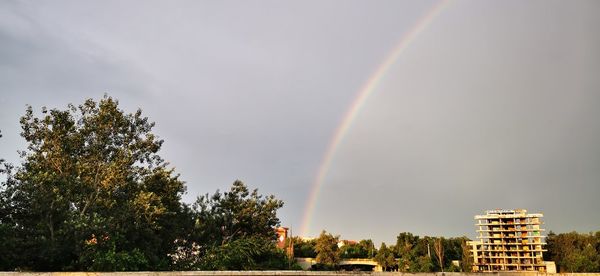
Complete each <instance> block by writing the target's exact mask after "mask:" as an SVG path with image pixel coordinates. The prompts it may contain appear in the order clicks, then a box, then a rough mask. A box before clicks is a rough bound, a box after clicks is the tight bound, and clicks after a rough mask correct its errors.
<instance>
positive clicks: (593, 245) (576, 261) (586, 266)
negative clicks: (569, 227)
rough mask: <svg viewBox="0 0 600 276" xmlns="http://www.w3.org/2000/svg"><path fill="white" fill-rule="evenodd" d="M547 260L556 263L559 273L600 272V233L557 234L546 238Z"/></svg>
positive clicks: (551, 233) (551, 234) (550, 234)
mask: <svg viewBox="0 0 600 276" xmlns="http://www.w3.org/2000/svg"><path fill="white" fill-rule="evenodd" d="M546 243H547V246H546V248H547V249H548V252H546V255H544V257H545V259H546V260H549V261H554V262H555V263H556V266H557V270H558V272H600V231H598V232H596V233H589V234H581V233H577V232H570V233H562V234H558V235H557V234H555V233H553V232H552V231H550V233H548V238H546Z"/></svg>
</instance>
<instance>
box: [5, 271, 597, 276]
mask: <svg viewBox="0 0 600 276" xmlns="http://www.w3.org/2000/svg"><path fill="white" fill-rule="evenodd" d="M228 275H232V276H240V275H254V276H279V275H281V276H295V275H298V276H329V275H331V276H344V275H349V276H359V275H372V276H377V275H380V276H600V273H556V274H550V273H536V272H489V273H462V272H445V273H442V272H438V273H403V272H346V271H286V270H279V271H169V272H153V271H145V272H0V276H228Z"/></svg>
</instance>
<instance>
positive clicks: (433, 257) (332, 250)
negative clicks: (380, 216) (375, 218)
mask: <svg viewBox="0 0 600 276" xmlns="http://www.w3.org/2000/svg"><path fill="white" fill-rule="evenodd" d="M467 240H468V239H467V238H466V237H457V238H444V237H428V236H424V237H419V236H416V235H413V234H412V233H407V232H404V233H400V234H399V235H398V237H397V239H396V243H395V244H393V245H389V246H388V245H386V244H385V243H382V244H381V245H380V247H379V249H377V248H376V247H375V245H374V244H373V241H371V240H361V241H358V242H356V243H355V242H349V241H340V239H339V236H334V235H332V234H331V233H327V232H326V231H323V232H321V235H320V236H319V237H318V238H316V239H313V240H303V239H301V238H298V237H293V238H291V241H288V244H293V249H294V257H301V258H302V257H303V258H316V261H317V263H318V265H317V267H318V268H323V269H337V268H339V267H337V263H338V261H339V260H340V259H341V258H373V259H375V261H377V262H378V263H379V264H380V265H381V266H382V267H383V268H384V270H386V271H402V272H434V271H455V272H458V271H471V264H472V261H471V260H470V258H469V256H468V251H467V250H465V248H464V247H465V246H466V241H467ZM340 242H341V243H342V244H343V245H342V246H338V244H339V243H340ZM453 260H458V261H459V264H453V262H452V261H453Z"/></svg>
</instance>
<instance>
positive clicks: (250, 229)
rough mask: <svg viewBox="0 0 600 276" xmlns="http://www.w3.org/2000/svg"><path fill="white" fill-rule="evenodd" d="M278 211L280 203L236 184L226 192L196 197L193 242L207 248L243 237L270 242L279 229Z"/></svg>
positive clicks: (239, 182)
mask: <svg viewBox="0 0 600 276" xmlns="http://www.w3.org/2000/svg"><path fill="white" fill-rule="evenodd" d="M281 207H283V201H281V200H278V199H276V198H275V197H274V196H273V195H269V196H266V197H264V196H262V195H260V194H258V190H256V189H255V190H253V191H250V190H248V188H247V187H246V185H244V183H243V182H242V181H239V180H236V181H235V182H234V183H233V185H232V186H231V189H230V190H229V192H224V193H220V192H219V191H217V192H216V193H215V194H213V195H212V196H208V195H204V196H200V197H198V199H197V200H196V203H195V204H194V206H193V213H194V218H195V222H196V230H195V235H197V237H196V240H197V241H198V242H200V243H202V244H205V245H209V246H219V245H224V244H227V243H228V242H231V241H234V240H237V239H240V238H246V237H260V238H264V239H266V240H273V241H274V240H275V239H276V233H275V231H274V230H273V229H274V228H275V227H276V226H279V218H277V210H278V209H279V208H281Z"/></svg>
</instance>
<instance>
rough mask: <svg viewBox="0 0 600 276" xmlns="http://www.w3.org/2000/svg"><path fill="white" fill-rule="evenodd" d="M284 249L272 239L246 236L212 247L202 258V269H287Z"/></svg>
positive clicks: (200, 267)
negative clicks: (277, 245)
mask: <svg viewBox="0 0 600 276" xmlns="http://www.w3.org/2000/svg"><path fill="white" fill-rule="evenodd" d="M288 265H289V263H288V259H287V256H286V255H285V253H284V251H283V250H281V249H279V248H277V247H276V246H275V243H274V242H273V241H271V240H266V239H264V238H261V237H257V236H254V237H244V238H240V239H236V240H232V241H230V242H228V243H226V244H223V245H221V246H215V247H211V248H210V249H209V250H208V251H207V252H206V254H205V256H204V257H203V258H202V259H201V261H200V265H199V267H198V268H199V269H201V270H264V269H270V270H274V269H278V270H282V269H287V268H288Z"/></svg>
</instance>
